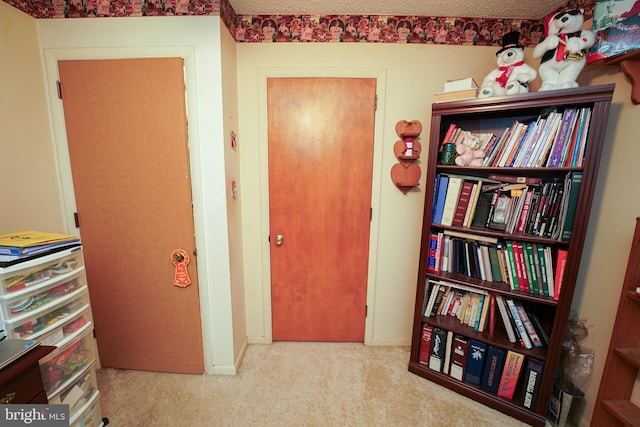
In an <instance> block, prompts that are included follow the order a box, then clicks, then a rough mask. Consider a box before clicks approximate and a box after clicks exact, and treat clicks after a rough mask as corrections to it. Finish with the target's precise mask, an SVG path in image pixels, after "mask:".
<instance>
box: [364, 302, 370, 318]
mask: <svg viewBox="0 0 640 427" xmlns="http://www.w3.org/2000/svg"><path fill="white" fill-rule="evenodd" d="M368 316H369V306H368V305H365V306H364V317H368Z"/></svg>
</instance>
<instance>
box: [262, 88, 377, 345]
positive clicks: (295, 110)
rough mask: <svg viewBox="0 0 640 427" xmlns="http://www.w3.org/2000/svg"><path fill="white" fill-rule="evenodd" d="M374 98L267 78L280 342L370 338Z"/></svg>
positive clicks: (276, 335) (274, 295)
mask: <svg viewBox="0 0 640 427" xmlns="http://www.w3.org/2000/svg"><path fill="white" fill-rule="evenodd" d="M375 91H376V81H375V79H352V78H270V79H268V81H267V104H268V111H267V115H268V127H269V135H268V137H269V149H268V150H269V151H268V156H269V215H270V255H271V305H272V337H273V340H276V341H277V340H283V341H350V342H363V341H364V328H365V317H366V293H367V272H368V259H369V229H370V220H371V177H372V168H373V137H374V118H375V96H376V92H375Z"/></svg>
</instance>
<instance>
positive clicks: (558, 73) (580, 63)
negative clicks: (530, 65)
mask: <svg viewBox="0 0 640 427" xmlns="http://www.w3.org/2000/svg"><path fill="white" fill-rule="evenodd" d="M583 22H584V9H572V10H567V11H564V12H558V13H556V14H554V15H549V16H548V17H547V18H546V19H545V39H544V40H542V41H541V42H540V43H539V44H538V45H536V47H535V48H534V49H533V57H534V58H542V59H541V60H540V66H539V67H538V73H539V74H540V80H542V85H541V86H540V90H541V91H543V90H553V89H566V88H572V87H578V83H577V82H576V79H577V78H578V75H579V74H580V72H581V71H582V69H583V68H584V66H585V64H586V63H587V51H588V50H589V48H590V47H591V46H593V44H594V43H595V36H594V34H593V32H591V31H589V30H583V29H582V24H583Z"/></svg>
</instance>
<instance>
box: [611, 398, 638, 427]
mask: <svg viewBox="0 0 640 427" xmlns="http://www.w3.org/2000/svg"><path fill="white" fill-rule="evenodd" d="M602 405H603V406H604V408H605V409H606V410H607V411H609V413H610V414H611V415H613V416H614V417H615V418H616V419H617V420H618V422H619V423H622V424H624V425H625V426H631V427H640V408H638V407H637V406H636V405H634V404H633V403H631V402H629V401H628V400H605V401H604V402H602Z"/></svg>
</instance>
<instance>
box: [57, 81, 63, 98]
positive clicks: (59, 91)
mask: <svg viewBox="0 0 640 427" xmlns="http://www.w3.org/2000/svg"><path fill="white" fill-rule="evenodd" d="M56 88H57V89H58V98H59V99H62V83H60V80H57V81H56Z"/></svg>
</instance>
